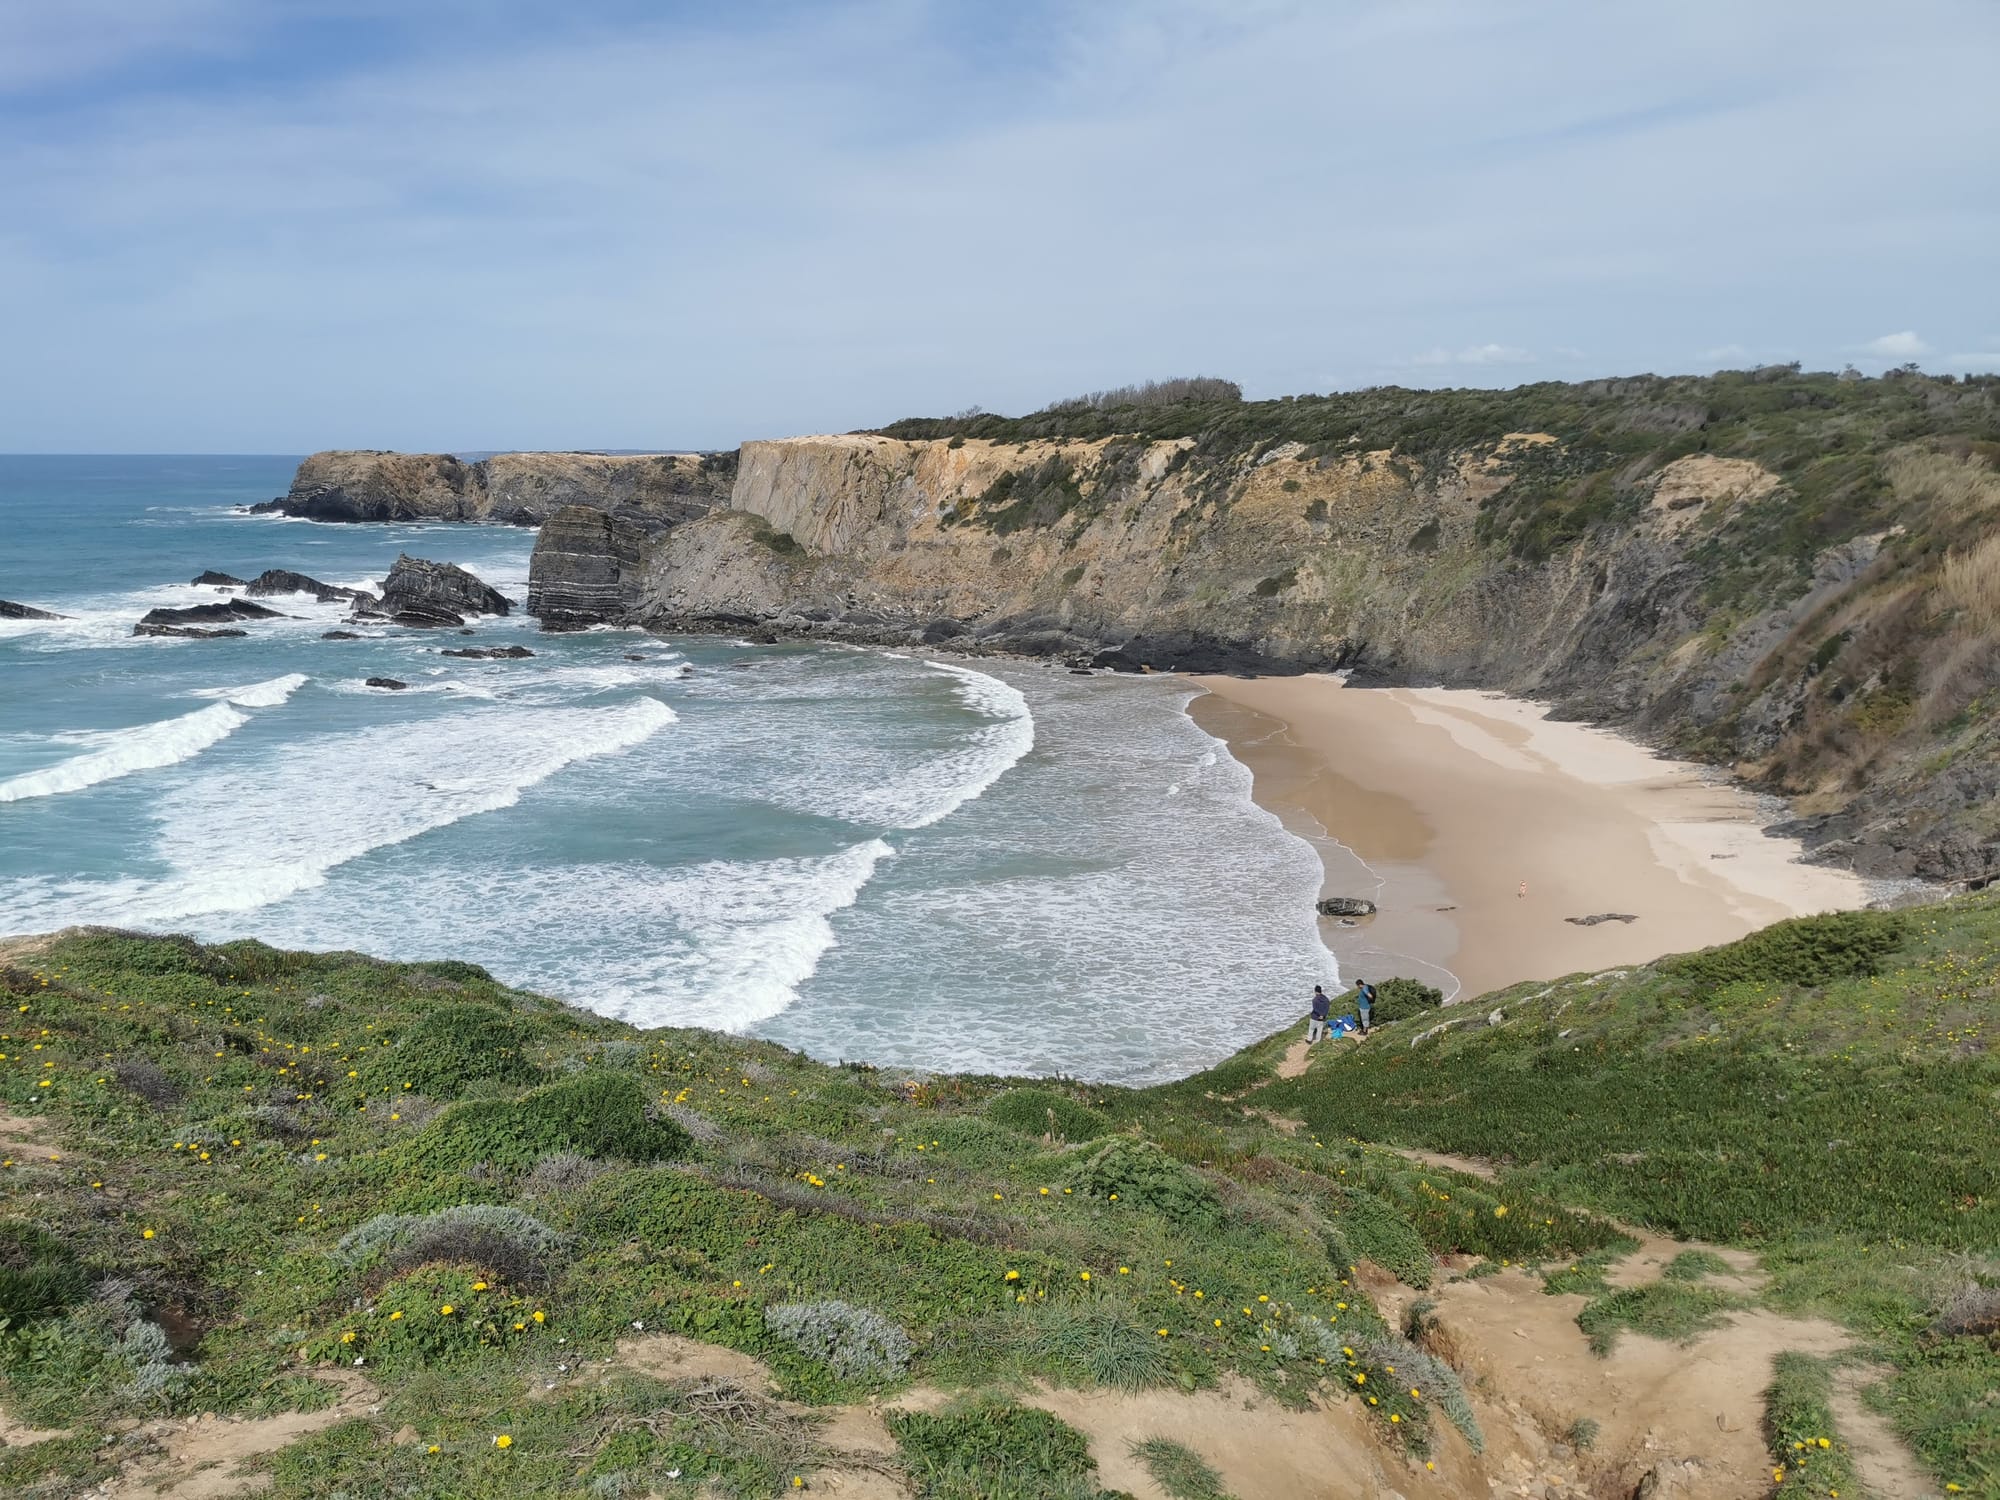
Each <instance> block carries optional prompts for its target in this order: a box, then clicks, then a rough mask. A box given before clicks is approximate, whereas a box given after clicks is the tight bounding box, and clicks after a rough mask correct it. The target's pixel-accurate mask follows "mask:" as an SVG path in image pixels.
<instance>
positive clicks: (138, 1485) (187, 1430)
mask: <svg viewBox="0 0 2000 1500" xmlns="http://www.w3.org/2000/svg"><path fill="white" fill-rule="evenodd" d="M323 1378H324V1379H326V1380H328V1381H330V1382H331V1383H333V1384H335V1385H337V1386H339V1387H340V1399H339V1400H338V1401H336V1402H335V1403H334V1404H333V1405H332V1406H329V1407H327V1408H326V1409H325V1410H323V1411H305V1412H280V1413H279V1414H278V1415H276V1416H272V1417H213V1416H207V1417H196V1418H194V1419H193V1420H192V1421H185V1422H170V1423H155V1424H153V1425H152V1426H151V1427H148V1428H146V1429H144V1430H145V1432H146V1433H147V1435H148V1436H150V1437H152V1438H153V1439H154V1440H155V1441H156V1442H158V1443H159V1444H161V1446H162V1447H163V1449H164V1450H165V1451H164V1452H162V1453H161V1454H160V1455H158V1456H157V1457H153V1458H148V1459H142V1460H140V1461H139V1462H138V1463H136V1464H133V1465H132V1466H131V1467H129V1468H127V1469H126V1470H125V1472H124V1473H122V1474H120V1475H119V1476H118V1478H117V1479H115V1480H113V1481H112V1482H111V1484H110V1485H109V1486H108V1487H107V1488H105V1489H104V1490H103V1491H101V1492H100V1497H101V1500H225V1497H227V1496H231V1495H247V1494H250V1493H252V1492H253V1491H256V1490H261V1489H265V1488H267V1487H268V1486H269V1484H270V1478H269V1476H268V1475H266V1474H263V1473H261V1472H254V1471H253V1472H251V1473H244V1472H242V1464H243V1463H244V1461H245V1460H246V1459H252V1458H261V1457H262V1456H263V1455H265V1454H267V1453H276V1452H277V1451H278V1450H279V1449H280V1448H283V1447H286V1446H288V1445H289V1444H292V1443H295V1442H297V1441H298V1440H299V1439H300V1438H302V1437H305V1436H307V1435H309V1434H311V1433H315V1432H323V1431H325V1430H326V1429H327V1428H329V1427H332V1426H333V1425H335V1424H336V1423H339V1422H344V1421H346V1420H347V1419H348V1418H349V1417H357V1416H362V1415H365V1414H367V1413H368V1412H370V1411H373V1410H374V1409H375V1407H376V1401H377V1396H376V1391H375V1387H374V1386H373V1385H372V1384H370V1383H369V1382H368V1381H367V1380H366V1379H364V1378H363V1377H362V1376H360V1375H358V1374H356V1373H355V1372H353V1371H351V1370H336V1371H333V1372H332V1373H330V1374H328V1375H326V1376H324V1377H323Z"/></svg>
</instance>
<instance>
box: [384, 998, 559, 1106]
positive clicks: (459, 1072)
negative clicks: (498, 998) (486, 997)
mask: <svg viewBox="0 0 2000 1500" xmlns="http://www.w3.org/2000/svg"><path fill="white" fill-rule="evenodd" d="M523 1040H524V1039H523V1036H522V1033H521V1027H520V1025H519V1024H518V1023H517V1022H516V1021H515V1019H514V1018H513V1017H512V1016H510V1015H508V1014H507V1012H505V1011H503V1010H498V1009H496V1008H494V1007H493V1006H491V1005H441V1006H439V1007H438V1008H437V1009H435V1010H429V1011H426V1012H424V1014H422V1015H421V1016H419V1017H418V1018H417V1019H416V1020H415V1021H414V1022H412V1023H411V1025H410V1027H409V1029H408V1030H406V1031H405V1032H404V1033H403V1034H402V1036H401V1037H400V1038H399V1039H398V1040H397V1043H396V1045H395V1047H394V1048H392V1049H391V1050H390V1051H389V1052H388V1053H387V1054H386V1055H385V1056H384V1058H383V1059H382V1060H381V1061H380V1062H379V1063H377V1064H376V1065H375V1068H374V1071H375V1072H376V1073H378V1074H379V1075H381V1077H382V1079H383V1080H384V1081H385V1082H387V1081H389V1079H390V1075H394V1077H393V1082H394V1084H396V1085H408V1086H409V1087H411V1088H413V1089H415V1090H416V1092H418V1093H420V1094H429V1095H431V1096H432V1097H433V1098H436V1099H456V1098H458V1097H459V1095H460V1094H462V1093H463V1092H464V1091H465V1085H466V1084H468V1083H474V1082H478V1081H481V1080H485V1079H492V1080H495V1081H497V1082H500V1083H529V1082H532V1081H533V1080H534V1079H536V1078H537V1077H539V1076H540V1074H541V1070H540V1069H539V1068H537V1067H536V1066H535V1065H534V1063H533V1062H531V1061H530V1060H529V1059H528V1058H527V1057H526V1056H524V1055H523V1053H522V1050H521V1049H522V1045H523Z"/></svg>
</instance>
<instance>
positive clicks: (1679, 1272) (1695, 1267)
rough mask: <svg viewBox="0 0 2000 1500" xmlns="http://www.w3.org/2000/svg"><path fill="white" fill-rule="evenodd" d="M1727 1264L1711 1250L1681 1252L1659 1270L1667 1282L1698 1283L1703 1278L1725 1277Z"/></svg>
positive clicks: (1727, 1272)
mask: <svg viewBox="0 0 2000 1500" xmlns="http://www.w3.org/2000/svg"><path fill="white" fill-rule="evenodd" d="M1728 1274H1729V1262H1728V1261H1726V1260H1724V1259H1723V1258H1722V1257H1721V1256H1719V1255H1717V1254H1716V1253H1715V1252H1714V1251H1713V1250H1683V1251H1681V1253H1680V1254H1679V1255H1676V1256H1675V1257H1674V1258H1673V1259H1672V1260H1670V1261H1668V1262H1667V1263H1666V1265H1665V1266H1664V1267H1662V1268H1661V1270H1660V1275H1661V1276H1662V1277H1663V1278H1664V1279H1666V1280H1668V1281H1700V1280H1701V1279H1702V1278H1703V1277H1705V1276H1726V1275H1728Z"/></svg>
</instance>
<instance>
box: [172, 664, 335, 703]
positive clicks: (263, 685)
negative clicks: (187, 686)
mask: <svg viewBox="0 0 2000 1500" xmlns="http://www.w3.org/2000/svg"><path fill="white" fill-rule="evenodd" d="M306 680H307V679H306V674H305V673H303V672H287V673H286V674H285V675H284V676H283V677H273V678H271V679H270V681H268V682H252V683H249V684H247V685H245V686H243V687H233V688H196V689H195V693H194V696H195V697H197V698H220V699H222V700H223V701H224V702H226V703H234V704H235V705H236V706H237V707H238V708H276V707H278V706H279V705H280V704H282V703H284V702H285V701H286V700H287V699H289V698H290V697H291V696H292V694H293V693H296V692H297V691H298V690H299V689H300V688H302V687H304V686H305V685H306Z"/></svg>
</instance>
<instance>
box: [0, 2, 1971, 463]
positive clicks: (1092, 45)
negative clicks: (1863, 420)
mask: <svg viewBox="0 0 2000 1500" xmlns="http://www.w3.org/2000/svg"><path fill="white" fill-rule="evenodd" d="M1718 30H1726V31H1727V33H1728V35H1729V36H1730V38H1731V43H1730V45H1729V46H1728V47H1727V48H1718V47H1716V46H1714V45H1713V44H1712V39H1713V37H1714V36H1715V35H1716V34H1717V33H1718ZM1996 49H2000V7H1994V6H1990V5H1986V4H1976V3H1964V0H1935V3H1933V4H1929V5H1926V6H1920V7H1884V6H1881V5H1879V4H1876V3H1873V0H1815V3H1811V4H1808V3H1807V0H1768V3H1767V4H1764V5H1760V6H1755V7H1749V8H1744V7H1741V6H1739V5H1733V4H1731V3H1729V0H1685V3H1684V4H1683V5H1682V6H1680V7H1677V8H1675V9H1673V10H1671V11H1646V10H1643V9H1635V8H1631V7H1623V6H1601V5H1592V4H1588V3H1585V0H1538V3H1535V4H1522V5H1494V6H1487V5H1478V4H1473V3H1471V0H1353V3H1349V4H1344V5H1340V6H1329V5H1322V4H1314V3H1309V0H1103V3H1101V4H1094V5H1089V6H1072V5H1064V4H1060V3H1056V0H1023V3H1022V4H1020V5H1018V6H1010V7H984V6H965V5H962V4H957V3H953V0H851V3H847V4H843V5H841V6H823V5H813V4H809V3H803V0H768V3H764V4H759V5H756V6H743V7H730V8H711V7H696V6H685V5H680V6H675V5H660V4H657V3H655V0H572V4H570V5H568V6H566V7H562V8H560V9H558V8H554V7H549V6H546V5H542V4H539V3H531V0H426V3H424V4H421V5H414V6H413V5H408V4H406V3H404V4H398V3H394V0H287V3H285V4H272V3H270V0H67V3H65V4H52V3H47V0H0V183H4V184H5V186H6V201H7V212H6V213H5V214H4V215H0V327H4V328H5V329H6V339H7V346H8V357H7V359H5V360H0V448H17V449H18V448H29V449H44V450H46V449H52V448H53V449H60V448H103V447H110V448H128V449H140V450H147V449H150V450H154V451H158V450H161V449H173V448H182V449H185V448H207V449H210V450H218V449H264V450H266V451H286V450H295V449H299V448H305V447H315V446H321V445H324V444H333V443H350V444H355V445H364V446H403V447H411V446H432V445H441V446H453V445H457V446H465V447H496V446H504V445H513V444H560V443H576V444H601V445H606V446H638V445H645V444H651V443H677V444H678V443H688V444H723V443H729V442H734V441H736V440H738V439H740V438H743V437H746V436H754V435H758V434H760V433H772V432H783V431H788V430H801V429H809V428H817V429H824V428H829V427H833V428H840V427H852V426H859V425H865V424H873V423H878V422H882V421H886V420H889V419H891V418H893V417H895V416H898V415H902V414H904V413H906V412H911V411H938V410H953V409H956V408H959V407H964V406H967V405H970V404H972V403H974V402H978V403H980V404H982V405H985V406H987V407H989V408H993V409H997V410H1020V409H1024V408H1028V407H1033V406H1038V405H1040V404H1042V403H1043V402H1045V401H1047V400H1049V399H1051V398H1052V397H1056V396H1061V395H1064V394H1068V393H1070V392H1072V391H1077V390H1088V389H1094V388H1100V387H1104V386H1108V385H1115V384H1119V383H1122V382H1125V381H1129V380H1133V379H1141V378H1145V377H1148V376H1159V375H1167V374H1173V373H1175V372H1185V371H1191V370H1209V371H1214V372H1217V373H1220V374H1224V375H1228V376H1231V377H1233V378H1236V379H1238V380H1241V381H1243V382H1244V384H1245V385H1246V386H1247V387H1248V388H1249V390H1250V391H1251V392H1252V393H1253V394H1277V393H1280V392H1284V391H1288V390H1298V389H1325V388H1327V387H1328V386H1330V385H1352V384H1361V383H1366V382H1368V381H1371V380H1375V379H1381V378H1390V379H1402V380H1405V381H1408V380H1410V379H1412V378H1419V379H1424V380H1427V381H1435V382H1438V383H1451V382H1483V383H1498V382H1511V381H1513V380H1517V379H1521V378H1524V376H1525V375H1526V374H1529V373H1535V372H1543V371H1560V372H1562V373H1564V374H1575V373H1583V372H1586V371H1587V372H1597V371H1603V372H1607V373H1611V372H1618V371H1630V370H1640V369H1674V368H1681V367H1685V364H1686V362H1687V357H1686V355H1685V354H1684V353H1683V352H1682V351H1684V350H1685V349H1686V347H1687V343H1686V341H1685V338H1684V330H1685V329H1686V328H1688V327H1690V326H1694V327H1720V328H1727V329H1728V330H1730V333H1731V336H1732V338H1734V339H1736V340H1738V341H1740V343H1741V344H1742V345H1744V346H1745V347H1749V348H1779V349H1798V350H1799V351H1800V355H1801V357H1802V358H1806V359H1808V360H1814V359H1817V360H1819V361H1821V362H1822V364H1830V365H1835V366H1837V365H1838V364H1839V362H1840V361H1841V360H1842V359H1843V358H1846V357H1848V355H1849V354H1850V353H1854V352H1855V351H1853V350H1851V349H1848V348H1847V347H1846V346H1848V345H1850V344H1851V343H1852V340H1853V335H1852V334H1851V333H1849V332H1847V331H1846V328H1847V327H1852V326H1853V325H1854V323H1855V322H1857V321H1859V322H1860V324H1861V326H1864V327H1865V326H1875V327H1878V328H1885V327H1887V328H1893V327H1902V326H1904V325H1905V324H1911V325H1914V326H1915V327H1919V328H1925V329H1928V330H1931V335H1930V337H1931V341H1933V342H1935V343H1936V344H1938V345H1939V346H1940V347H1945V348H1949V347H1953V346H1955V345H1956V346H1964V345H1967V344H1970V345H1973V346H1975V347H1989V344H1988V334H1989V332H1990V330H1989V329H1988V328H1987V327H1985V326H1984V325H1983V324H1982V325H1981V326H1979V327H1978V328H1977V329H1967V328H1965V327H1964V326H1963V325H1962V323H1960V322H1959V321H1958V320H1960V319H1962V318H1963V317H1964V316H1965V311H1964V310H1965V309H1966V308H1968V307H1980V306H1986V305H1989V304H1988V302H1987V300H1986V289H1987V286H1988V283H1989V279H1990V261H1991V251H1990V246H1991V244H1992V241H1993V236H1994V231H1995V228H1996V223H1995V219H1994V215H1993V212H1992V210H1991V208H1990V206H1989V205H1988V204H1986V203H1985V202H1984V201H1983V200H1982V199H1981V198H1980V197H1979V196H1978V195H1976V194H1968V193H1966V192H1965V191H1964V186H1963V185H1964V184H1965V183H1966V182H1976V181H1989V180H1994V179H1996V178H2000V97H1997V96H1996V94H1995V92H1994V91H1993V90H1991V89H1990V88H1988V87H1986V84H1987V82H1988V80H1986V79H1985V77H1984V74H1983V72H1982V69H1983V68H1984V66H1985V63H1984V59H1986V58H1989V57H1991V56H1992V55H1993V54H1994V52H1995V50H1996ZM1398 58H1406V59H1421V60H1422V72H1423V77H1424V80H1425V90H1426V101H1427V102H1426V103H1425V106H1424V107H1422V108H1412V106H1411V99H1410V96H1409V88H1408V81H1407V80H1408V76H1409V75H1408V73H1407V71H1406V70H1404V69H1401V68H1397V67H1391V66H1385V59H1398ZM1864 86H1865V87H1866V89H1867V91H1868V95H1869V97H1870V98H1871V99H1872V100H1873V101H1875V105H1876V107H1875V109H1874V110H1872V111H1869V112H1860V111H1855V110H1854V109H1852V108H1851V100H1852V98H1853V97H1854V95H1855V92H1856V90H1857V89H1858V88H1862V87H1864ZM1898 109H1902V110H1916V109H1921V110H1922V112H1923V117H1924V118H1925V120H1926V122H1927V129H1928V134H1927V145H1926V150H1925V152H1924V153H1923V155H1922V157H1921V159H1920V160H1916V161H1912V160H1911V159H1910V158H1909V155H1908V152H1907V150H1906V149H1905V148H1904V147H1903V145H1902V144H1901V143H1900V142H1899V141H1898V140H1897V139H1896V138H1895V137H1894V135H1893V133H1890V132H1884V131H1882V130H1881V129H1880V127H1879V119H1880V118H1881V116H1882V115H1883V114H1884V113H1893V112H1894V111H1896V110H1898ZM1384 121H1394V122H1395V124H1394V128H1393V129H1385V128H1384V126H1383V122H1384ZM1855 180H1867V181H1870V182H1871V183H1875V184H1877V186H1876V188H1875V189H1874V190H1873V191H1872V192H1871V194H1870V195H1869V196H1868V197H1867V198H1866V199H1865V200H1863V199H1861V198H1859V197H1858V196H1857V195H1855V194H1854V193H1853V192H1852V191H1851V185H1852V183H1853V182H1854V181H1855ZM1774 183H1783V184H1784V185H1785V188H1786V191H1787V194H1788V201H1789V203H1790V204H1791V205H1792V207H1791V209H1790V210H1789V211H1788V212H1787V213H1786V214H1785V215H1782V216H1780V215H1772V214H1770V213H1769V212H1768V205H1769V201H1770V194H1771V190H1772V185H1773V184H1774ZM1582 203H1588V204H1589V211H1588V213H1587V214H1585V213H1577V212H1566V211H1555V208H1556V207H1557V206H1561V205H1575V204H1582ZM1666 205H1677V206H1679V207H1674V208H1672V209H1668V208H1666V207H1663V206H1666ZM1689 205H1698V206H1699V207H1698V211H1695V210H1694V209H1692V208H1689V207H1687V206H1689ZM1919 226H1920V228H1921V233H1920V234H1918V233H1916V232H1915V228H1916V227H1919ZM1919 257H1921V260H1920V262H1919V259H1918V258H1919ZM1843 325H1845V326H1843ZM1912 337H1914V335H1912ZM1581 349H1587V350H1588V351H1589V358H1588V359H1587V360H1585V359H1584V358H1583V357H1582V356H1580V355H1577V354H1575V353H1574V352H1573V351H1575V350H1581ZM1412 350H1418V351H1425V352H1424V353H1422V354H1420V355H1418V356H1416V357H1415V358H1412V357H1411V355H1410V352H1409V351H1412ZM1531 351H1532V352H1531ZM1881 357H1884V358H1892V359H1893V358H1900V357H1917V356H1897V355H1884V356H1881Z"/></svg>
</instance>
